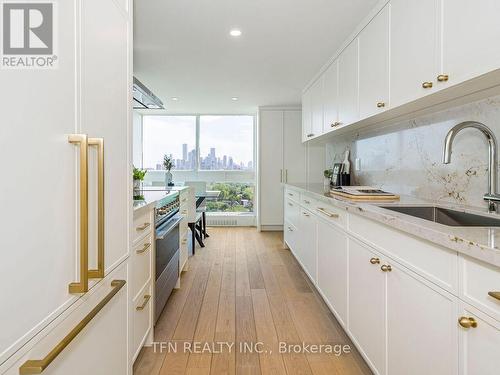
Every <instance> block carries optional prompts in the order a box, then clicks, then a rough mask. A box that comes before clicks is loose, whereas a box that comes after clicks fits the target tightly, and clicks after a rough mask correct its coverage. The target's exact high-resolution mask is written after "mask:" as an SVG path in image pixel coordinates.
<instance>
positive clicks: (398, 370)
mask: <svg viewBox="0 0 500 375" xmlns="http://www.w3.org/2000/svg"><path fill="white" fill-rule="evenodd" d="M390 265H391V268H392V270H391V271H390V272H387V355H388V356H387V359H388V365H387V373H388V374H406V375H421V374H439V375H451V374H457V364H458V351H457V346H458V331H457V319H456V306H457V298H456V297H455V296H453V295H451V294H449V293H448V292H446V291H444V290H442V289H441V288H439V287H437V286H436V285H434V284H432V283H430V282H428V281H424V280H423V279H422V278H420V277H418V276H416V275H415V274H413V273H411V272H410V271H408V270H406V269H404V268H403V267H402V266H399V265H397V264H395V263H391V264H390ZM478 374H482V373H478Z"/></svg>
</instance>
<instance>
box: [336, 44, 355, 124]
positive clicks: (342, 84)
mask: <svg viewBox="0 0 500 375" xmlns="http://www.w3.org/2000/svg"><path fill="white" fill-rule="evenodd" d="M358 79H359V76H358V38H356V39H355V40H353V41H352V42H351V44H350V45H349V46H348V47H347V48H346V49H345V50H344V51H343V52H342V53H341V55H340V57H339V122H340V123H341V124H342V125H348V124H351V123H353V122H356V121H357V120H358V119H359V100H358V99H359V95H358V94H359V85H358Z"/></svg>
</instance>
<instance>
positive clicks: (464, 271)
mask: <svg viewBox="0 0 500 375" xmlns="http://www.w3.org/2000/svg"><path fill="white" fill-rule="evenodd" d="M459 257H460V261H459V263H460V298H461V299H463V300H464V301H466V302H468V303H469V304H471V305H472V306H474V307H476V308H477V309H479V310H481V311H483V312H484V313H486V314H488V315H490V316H491V317H493V318H495V319H496V320H498V321H500V269H499V268H497V267H494V266H490V265H489V264H486V263H483V262H480V261H478V260H475V259H472V258H469V257H466V256H462V255H460V256H459ZM490 293H491V295H490Z"/></svg>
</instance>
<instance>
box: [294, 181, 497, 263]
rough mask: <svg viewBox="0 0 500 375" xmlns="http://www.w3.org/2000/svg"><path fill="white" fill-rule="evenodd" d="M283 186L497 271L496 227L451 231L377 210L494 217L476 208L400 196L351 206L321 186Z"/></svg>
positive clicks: (463, 228) (420, 220)
mask: <svg viewBox="0 0 500 375" xmlns="http://www.w3.org/2000/svg"><path fill="white" fill-rule="evenodd" d="M286 186H287V187H290V188H292V189H295V190H300V191H304V192H307V193H310V194H313V195H314V197H315V198H316V199H321V200H323V201H325V202H328V203H329V204H331V205H333V206H336V207H338V208H341V209H345V210H346V211H348V212H351V213H354V214H357V215H361V216H364V217H366V218H370V219H372V220H375V221H377V222H380V223H382V224H385V225H388V226H390V227H393V228H396V229H398V230H401V231H403V232H406V233H409V234H411V235H413V236H417V237H419V238H422V239H425V240H427V241H429V242H432V243H435V244H437V245H440V246H444V247H447V248H449V249H452V250H455V251H457V252H459V253H462V254H465V255H468V256H470V257H473V258H476V259H479V260H482V261H484V262H486V263H488V264H491V265H494V266H496V267H500V227H499V228H484V227H452V226H448V225H443V224H439V223H434V222H431V221H428V220H424V219H420V218H417V217H413V216H409V215H405V214H402V213H398V212H394V211H390V210H387V209H385V208H382V207H379V206H381V205H383V206H389V205H390V206H412V205H414V206H415V205H418V206H439V207H444V208H449V209H453V210H456V211H461V212H468V213H473V214H476V215H483V216H491V215H496V214H488V213H486V212H484V211H480V210H478V209H477V208H472V207H466V206H459V205H452V204H442V203H436V202H432V201H428V200H422V199H417V198H414V197H409V196H402V197H401V199H400V200H399V201H397V202H390V203H387V202H376V203H371V202H370V203H368V202H353V201H350V200H348V199H343V198H340V197H339V198H333V197H330V196H329V195H327V193H325V191H324V188H323V185H322V184H307V185H306V184H286ZM499 218H500V216H499Z"/></svg>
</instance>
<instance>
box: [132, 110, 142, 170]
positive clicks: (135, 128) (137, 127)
mask: <svg viewBox="0 0 500 375" xmlns="http://www.w3.org/2000/svg"><path fill="white" fill-rule="evenodd" d="M132 120H133V124H132V139H133V141H132V162H133V163H134V166H135V167H136V168H142V115H141V114H140V113H138V112H136V111H133V119H132Z"/></svg>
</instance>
